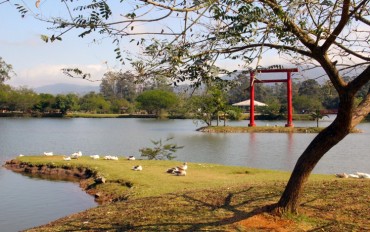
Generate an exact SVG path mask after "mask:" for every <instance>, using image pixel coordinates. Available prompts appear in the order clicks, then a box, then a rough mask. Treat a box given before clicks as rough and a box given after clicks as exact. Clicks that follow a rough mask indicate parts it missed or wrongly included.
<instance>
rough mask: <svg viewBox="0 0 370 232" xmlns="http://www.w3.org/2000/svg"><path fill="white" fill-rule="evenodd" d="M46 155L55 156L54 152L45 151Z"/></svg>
mask: <svg viewBox="0 0 370 232" xmlns="http://www.w3.org/2000/svg"><path fill="white" fill-rule="evenodd" d="M44 155H45V156H53V152H44Z"/></svg>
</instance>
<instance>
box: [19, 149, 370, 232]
mask: <svg viewBox="0 0 370 232" xmlns="http://www.w3.org/2000/svg"><path fill="white" fill-rule="evenodd" d="M18 159H20V160H21V161H23V162H28V163H30V164H32V165H49V166H53V167H81V168H82V167H87V168H89V169H91V170H94V171H96V173H97V175H102V176H104V177H105V178H106V179H107V183H105V184H100V185H98V186H97V188H98V189H99V191H104V192H108V193H110V194H112V195H114V194H115V195H116V196H120V195H128V196H129V197H128V200H127V201H121V202H115V203H112V204H106V205H102V206H99V207H96V208H93V209H90V210H87V211H84V212H81V213H79V214H76V215H71V216H68V217H65V218H62V219H60V220H57V221H55V222H52V223H50V224H48V225H45V226H42V227H40V228H36V229H33V230H31V231H70V230H71V231H74V230H86V231H98V230H102V231H205V230H208V231H215V230H216V231H254V230H253V229H252V230H249V229H245V227H244V226H245V225H243V223H242V222H243V220H246V219H250V220H252V219H253V216H254V215H256V214H259V213H258V212H259V209H261V208H262V207H264V206H266V205H270V204H273V203H276V202H277V201H278V200H279V197H280V196H281V193H282V191H283V190H284V187H285V184H286V182H287V180H288V178H289V175H290V174H289V173H288V172H283V171H274V170H262V169H254V168H248V167H241V166H224V165H218V164H206V163H188V166H189V168H188V173H187V175H186V176H173V175H171V174H168V173H166V172H165V171H166V170H167V168H169V167H173V166H176V165H179V164H181V163H182V162H180V161H156V160H135V161H129V160H127V159H125V158H124V157H121V159H119V160H118V161H113V160H102V159H100V160H93V159H91V158H90V157H87V156H83V157H82V158H79V159H78V160H71V161H64V160H63V158H62V156H52V157H46V156H25V157H19V158H18ZM139 164H140V165H142V166H143V171H133V170H131V168H132V166H134V165H139ZM125 183H131V184H132V186H131V188H128V186H127V185H126V184H125ZM369 190H370V182H369V181H367V180H350V179H337V178H335V177H334V175H311V176H310V179H309V182H308V183H307V186H306V188H305V190H304V192H303V194H302V201H301V202H302V204H301V206H300V209H301V210H302V211H301V212H303V214H300V215H289V214H287V215H285V216H284V217H282V218H274V217H272V216H271V215H265V216H264V215H263V214H262V215H261V216H259V217H262V218H264V219H266V220H271V221H266V222H264V223H267V224H264V225H269V224H270V223H275V222H276V220H277V222H279V221H280V222H281V224H278V225H277V226H280V225H281V226H282V227H284V228H285V230H284V228H283V230H282V231H307V230H315V229H320V228H325V230H327V231H338V230H336V229H338V228H340V229H341V231H351V230H352V231H366V230H367V229H369V227H368V226H367V223H368V220H367V219H366V218H368V208H369V202H368V198H367V197H366V196H367V195H366V193H368V191H369ZM259 215H260V214H259ZM353 215H356V217H353ZM257 219H258V217H257ZM281 220H282V221H281ZM284 220H289V221H292V222H289V223H288V224H286V221H284ZM240 223H241V224H240ZM260 223H261V222H260V221H258V220H257V221H256V222H255V225H257V226H262V227H256V228H263V226H264V225H260ZM278 229H280V228H279V227H278ZM256 231H260V230H256ZM262 231H263V230H262Z"/></svg>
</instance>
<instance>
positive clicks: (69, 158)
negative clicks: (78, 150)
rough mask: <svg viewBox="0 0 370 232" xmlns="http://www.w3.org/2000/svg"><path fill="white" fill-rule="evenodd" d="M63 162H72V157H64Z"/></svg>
mask: <svg viewBox="0 0 370 232" xmlns="http://www.w3.org/2000/svg"><path fill="white" fill-rule="evenodd" d="M63 160H65V161H70V160H71V157H70V156H67V157H63Z"/></svg>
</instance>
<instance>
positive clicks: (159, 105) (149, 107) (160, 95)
mask: <svg viewBox="0 0 370 232" xmlns="http://www.w3.org/2000/svg"><path fill="white" fill-rule="evenodd" d="M136 101H137V102H138V103H139V104H140V106H139V107H140V108H142V109H144V110H146V111H148V112H149V113H153V114H155V115H157V116H158V117H159V116H160V115H161V112H162V111H163V110H169V109H171V107H173V106H175V104H176V102H177V96H176V95H175V94H174V93H173V92H169V91H164V90H160V89H157V90H148V91H145V92H143V93H142V94H140V95H139V96H138V97H137V98H136Z"/></svg>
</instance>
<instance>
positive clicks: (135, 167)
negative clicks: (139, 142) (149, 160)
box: [132, 165, 143, 171]
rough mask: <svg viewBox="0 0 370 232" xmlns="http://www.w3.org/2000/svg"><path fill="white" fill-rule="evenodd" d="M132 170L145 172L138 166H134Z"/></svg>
mask: <svg viewBox="0 0 370 232" xmlns="http://www.w3.org/2000/svg"><path fill="white" fill-rule="evenodd" d="M132 170H134V171H142V170H143V167H142V166H141V165H136V166H133V167H132Z"/></svg>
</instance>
